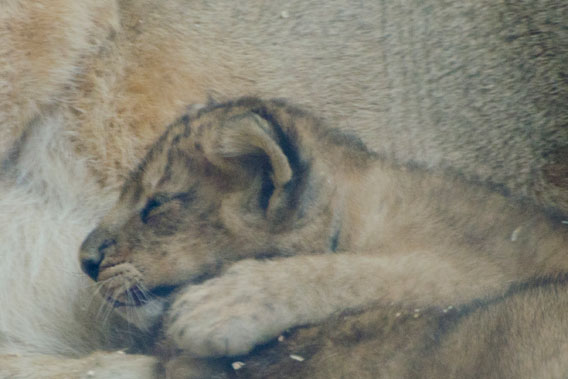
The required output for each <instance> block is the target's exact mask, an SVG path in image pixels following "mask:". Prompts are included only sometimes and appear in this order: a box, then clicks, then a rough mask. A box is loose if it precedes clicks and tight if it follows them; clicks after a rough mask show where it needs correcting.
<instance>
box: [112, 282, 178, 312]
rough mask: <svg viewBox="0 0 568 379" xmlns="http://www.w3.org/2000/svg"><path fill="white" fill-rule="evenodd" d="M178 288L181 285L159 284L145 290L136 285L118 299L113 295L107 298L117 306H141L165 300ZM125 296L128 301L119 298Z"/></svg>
mask: <svg viewBox="0 0 568 379" xmlns="http://www.w3.org/2000/svg"><path fill="white" fill-rule="evenodd" d="M178 288H179V286H158V287H154V288H152V289H149V290H144V289H142V287H140V286H138V285H134V286H132V287H131V288H129V289H127V290H126V291H125V293H124V294H122V295H119V296H118V299H117V298H114V297H113V296H112V295H107V296H106V297H105V299H106V301H107V302H109V303H110V304H112V306H113V307H115V308H118V307H140V306H143V305H146V304H148V303H149V302H151V301H153V300H156V299H162V300H165V299H167V298H169V297H170V295H171V294H172V293H174V292H175V291H176V290H177V289H178ZM124 298H126V299H127V301H124V300H119V299H124Z"/></svg>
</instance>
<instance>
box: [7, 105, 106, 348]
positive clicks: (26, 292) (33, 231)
mask: <svg viewBox="0 0 568 379" xmlns="http://www.w3.org/2000/svg"><path fill="white" fill-rule="evenodd" d="M61 126H62V120H61V119H59V118H58V117H56V116H48V117H45V118H43V119H41V120H39V121H38V122H37V124H36V125H33V126H32V130H31V133H30V135H29V136H28V137H27V139H26V141H25V144H23V148H22V150H21V152H20V157H19V158H18V161H17V162H8V163H7V165H6V170H5V171H4V173H3V176H2V177H1V179H0V193H1V194H2V195H1V196H0V241H1V243H0V262H1V264H0V304H2V307H3V311H2V312H0V336H1V339H2V344H0V353H2V352H7V351H9V352H12V353H13V352H14V351H18V350H20V349H21V350H22V351H26V352H30V351H35V352H38V353H41V352H44V353H45V352H50V353H54V352H58V353H63V354H73V355H75V354H78V353H83V352H85V351H88V350H90V349H92V348H93V346H96V345H97V344H96V343H94V340H95V339H96V338H98V335H97V334H98V333H99V330H97V328H95V327H93V328H89V329H85V328H84V325H83V324H82V321H84V320H85V318H86V317H90V316H89V314H90V313H93V312H96V311H97V310H98V309H99V308H98V307H100V304H99V303H98V300H97V299H96V298H94V297H93V294H92V293H93V286H92V284H91V282H90V281H89V280H88V278H87V277H86V276H85V275H84V274H82V273H81V271H80V268H79V264H78V259H77V250H78V247H79V245H80V243H81V241H82V238H83V237H84V236H85V235H86V234H87V233H88V232H89V230H90V229H91V228H92V227H93V225H94V224H95V223H96V221H97V220H98V218H99V216H100V215H101V212H103V211H104V210H105V208H106V205H108V204H110V203H111V202H112V200H113V199H114V195H113V194H110V193H106V194H105V193H103V192H102V190H101V189H100V188H98V186H97V185H96V183H94V181H93V179H92V178H91V177H90V176H89V174H88V172H87V169H86V162H85V161H83V160H80V159H77V158H76V157H75V156H74V155H73V153H72V152H71V151H70V150H69V149H70V147H69V146H70V145H69V144H68V138H69V137H70V136H69V135H66V134H64V133H65V132H64V131H63V130H62V127H61ZM52 278H57V280H55V281H54V280H53V279H52ZM47 283H49V284H48V285H47ZM105 312H106V311H105ZM95 314H96V313H95ZM93 324H94V323H93Z"/></svg>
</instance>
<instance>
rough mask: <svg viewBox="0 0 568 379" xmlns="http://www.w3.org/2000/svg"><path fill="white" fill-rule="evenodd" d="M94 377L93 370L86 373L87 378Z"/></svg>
mask: <svg viewBox="0 0 568 379" xmlns="http://www.w3.org/2000/svg"><path fill="white" fill-rule="evenodd" d="M94 376H95V371H93V370H89V371H87V378H92V377H94Z"/></svg>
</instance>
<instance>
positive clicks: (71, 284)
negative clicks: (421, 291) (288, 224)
mask: <svg viewBox="0 0 568 379" xmlns="http://www.w3.org/2000/svg"><path fill="white" fill-rule="evenodd" d="M567 10H568V7H567V6H566V5H565V4H563V3H562V2H558V1H556V0H549V1H528V2H505V3H504V2H494V1H489V0H483V1H477V0H467V1H465V2H464V1H462V2H451V3H448V2H446V1H442V0H428V1H425V2H410V3H408V4H407V3H401V2H373V1H370V2H366V3H354V2H350V1H344V0H337V1H335V0H332V1H328V0H310V1H296V0H295V1H292V2H287V3H286V4H285V5H283V4H280V3H278V2H263V3H262V4H260V3H258V2H247V1H227V0H222V1H215V2H214V3H207V2H196V1H182V0H172V1H152V0H124V1H123V0H121V1H115V0H83V1H74V0H3V1H0V162H1V166H0V192H1V193H2V196H0V241H2V243H1V244H0V257H1V258H2V264H1V265H0V304H2V306H1V307H0V353H2V354H4V353H7V354H16V353H17V354H54V355H57V356H60V355H63V356H65V357H79V356H83V355H85V354H88V353H90V352H92V351H94V350H98V349H103V348H105V349H117V348H123V347H125V346H132V345H137V343H136V342H134V341H132V336H133V335H134V334H137V333H135V332H134V331H133V330H132V326H124V325H121V322H120V321H119V320H118V319H117V318H115V317H112V316H108V311H109V310H108V308H101V307H104V305H102V304H104V303H102V302H101V300H100V299H98V298H97V297H93V296H94V295H93V292H96V288H93V286H92V285H91V283H89V281H88V279H87V278H85V277H84V276H82V275H81V273H80V268H79V265H78V264H77V260H76V251H77V249H78V248H79V245H80V243H81V241H82V240H83V239H84V237H85V235H86V234H87V233H88V231H89V230H91V229H92V228H93V227H94V226H95V224H96V223H97V222H98V221H99V220H100V218H101V217H102V215H103V214H104V213H105V212H106V211H107V210H108V208H109V207H110V206H111V205H112V204H113V203H114V201H115V200H116V196H117V191H118V188H119V187H120V186H121V184H122V181H123V180H124V178H125V177H126V176H127V175H128V172H129V171H130V170H131V169H132V168H133V167H135V165H136V164H137V162H138V161H139V159H140V158H141V157H142V156H143V155H144V154H145V152H146V148H147V147H148V146H149V145H151V144H152V143H153V141H154V140H155V139H156V137H157V136H158V135H160V134H161V133H162V132H163V127H164V125H166V124H169V123H170V122H172V120H174V119H175V118H176V117H177V116H178V115H180V114H182V113H183V112H185V110H186V107H187V106H188V105H190V106H192V105H195V104H203V103H206V102H207V101H208V99H209V98H213V99H215V100H224V99H228V98H232V97H236V96H242V95H244V94H249V95H258V96H263V97H270V98H272V97H284V98H289V99H293V101H295V102H298V103H302V104H305V106H307V107H308V108H309V109H311V110H313V111H315V113H316V114H318V115H320V116H321V117H324V118H326V120H327V121H328V122H329V123H330V124H331V125H335V126H338V127H340V128H342V129H348V130H350V131H353V132H354V133H356V134H357V135H359V136H360V137H361V138H362V139H363V140H364V141H365V142H366V144H367V145H368V146H369V147H370V148H372V149H373V150H374V151H377V152H379V153H380V154H381V155H383V156H386V157H389V158H392V159H393V160H394V161H397V162H401V163H408V162H410V163H412V164H418V165H419V166H423V167H425V168H427V169H431V170H434V171H440V170H450V171H452V172H454V173H458V174H459V175H461V176H463V177H464V178H466V179H468V180H473V181H479V182H482V183H483V184H484V185H489V186H492V187H494V188H496V189H498V190H499V191H500V192H501V193H507V192H508V193H510V195H511V196H512V197H515V198H524V199H528V202H530V203H534V204H537V205H538V206H541V207H544V208H547V209H552V210H555V211H556V212H558V213H559V214H560V215H566V214H567V213H568V211H567V210H568V206H567V204H568V192H567V191H566V182H565V180H564V178H565V177H566V176H567V175H566V170H567V166H566V163H565V162H566V160H565V159H564V157H565V155H566V151H567V149H566V146H567V145H568V144H567V143H566V140H567V139H568V138H567V136H566V128H564V125H566V123H567V112H566V107H565V98H566V93H567V90H566V89H567V87H566V80H565V77H566V76H565V67H566V63H565V62H566V49H567V45H566V41H568V38H567V37H566V28H564V27H563V26H564V24H565V20H566V19H567V18H568V16H567V15H566V12H567ZM274 205H275V206H277V204H274ZM274 209H278V207H275V208H274ZM275 214H277V213H275ZM148 311H152V312H154V313H155V314H159V307H157V308H154V309H153V310H148ZM93 320H97V322H96V323H93V322H92V321H93ZM139 321H140V322H142V320H139ZM85 325H88V327H85ZM94 325H96V327H94ZM117 325H118V327H117ZM141 326H143V325H142V324H141ZM50 361H51V362H54V361H55V360H50ZM72 362H77V365H78V367H84V366H83V365H82V363H81V362H79V361H72ZM51 367H54V368H53V369H54V370H55V371H57V368H56V365H55V364H54V365H53V366H51ZM0 370H1V367H0ZM47 372H48V370H47V371H42V374H45V375H47V374H46V373H47ZM3 375H4V373H3V372H1V371H0V377H2V376H3ZM10 375H11V374H10ZM10 375H8V374H6V375H4V376H8V377H10ZM22 375H24V374H22ZM116 375H117V377H119V374H118V373H117V374H116ZM125 375H127V374H125ZM24 376H28V377H33V376H34V375H33V373H32V374H26V375H24Z"/></svg>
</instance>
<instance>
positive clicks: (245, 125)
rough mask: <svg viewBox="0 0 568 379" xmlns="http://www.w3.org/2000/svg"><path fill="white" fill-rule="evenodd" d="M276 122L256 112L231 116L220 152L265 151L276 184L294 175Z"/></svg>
mask: <svg viewBox="0 0 568 379" xmlns="http://www.w3.org/2000/svg"><path fill="white" fill-rule="evenodd" d="M278 142H279V141H278V136H277V135H276V133H275V131H274V126H273V125H271V124H270V123H269V122H268V121H267V120H265V119H263V118H262V117H260V116H259V115H257V114H256V113H252V112H250V113H246V114H243V115H238V116H234V117H231V118H230V119H228V120H227V121H226V122H225V123H224V124H223V129H222V132H221V140H220V146H219V153H220V154H221V155H222V156H224V157H227V158H228V157H240V156H245V155H254V154H263V155H265V156H266V157H268V159H269V160H270V165H271V167H272V181H273V184H274V187H282V186H284V185H285V184H286V183H288V182H289V181H290V180H291V179H292V168H291V167H290V162H289V161H288V158H287V157H286V155H285V154H284V151H283V150H282V148H281V146H280V144H279V143H278Z"/></svg>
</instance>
